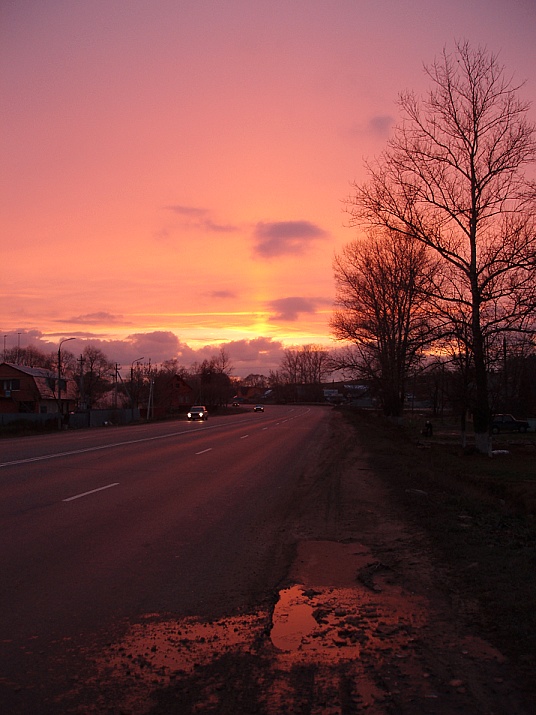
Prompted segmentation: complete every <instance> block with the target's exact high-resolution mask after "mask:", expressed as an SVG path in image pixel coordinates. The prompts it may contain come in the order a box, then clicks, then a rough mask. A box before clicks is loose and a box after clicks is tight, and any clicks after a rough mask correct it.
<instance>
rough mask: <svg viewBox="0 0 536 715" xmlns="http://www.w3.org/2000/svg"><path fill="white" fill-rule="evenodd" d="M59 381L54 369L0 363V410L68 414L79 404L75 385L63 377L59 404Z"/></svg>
mask: <svg viewBox="0 0 536 715" xmlns="http://www.w3.org/2000/svg"><path fill="white" fill-rule="evenodd" d="M57 382H58V376H57V374H56V373H55V372H54V371H53V370H47V369H45V368H42V367H26V366H25V365H13V364H11V363H7V362H3V363H0V413H2V414H7V413H11V414H12V413H26V414H41V415H46V414H58V412H59V411H61V413H62V414H68V413H69V412H70V411H71V410H74V408H75V406H76V385H75V383H74V380H69V379H67V378H63V377H62V379H61V385H60V387H61V405H60V402H59V399H58V398H59V396H58V394H57Z"/></svg>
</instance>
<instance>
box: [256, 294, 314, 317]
mask: <svg viewBox="0 0 536 715" xmlns="http://www.w3.org/2000/svg"><path fill="white" fill-rule="evenodd" d="M268 308H269V309H270V311H271V312H272V315H271V316H270V320H291V321H294V320H297V319H298V317H299V314H300V313H314V312H316V306H315V302H314V300H312V299H310V298H299V297H289V298H279V299H277V300H271V301H270V302H269V303H268Z"/></svg>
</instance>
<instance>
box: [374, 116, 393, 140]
mask: <svg viewBox="0 0 536 715" xmlns="http://www.w3.org/2000/svg"><path fill="white" fill-rule="evenodd" d="M394 121H395V120H394V118H393V117H391V116H390V115H389V114H378V115H376V116H375V117H372V119H371V120H370V122H369V128H370V129H371V130H372V133H373V134H376V136H379V137H387V136H389V131H390V129H391V127H392V126H393V124H394Z"/></svg>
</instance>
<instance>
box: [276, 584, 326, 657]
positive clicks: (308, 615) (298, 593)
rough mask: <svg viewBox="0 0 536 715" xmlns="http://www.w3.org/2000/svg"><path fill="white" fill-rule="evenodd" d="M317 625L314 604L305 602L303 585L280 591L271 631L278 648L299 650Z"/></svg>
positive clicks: (288, 650)
mask: <svg viewBox="0 0 536 715" xmlns="http://www.w3.org/2000/svg"><path fill="white" fill-rule="evenodd" d="M317 625H318V624H317V622H316V621H315V619H314V617H313V608H312V606H310V605H309V604H308V603H304V594H303V588H302V587H300V586H292V588H287V589H285V590H283V591H281V592H280V593H279V601H278V602H277V604H276V607H275V609H274V615H273V625H272V630H271V633H270V638H271V640H272V643H273V645H274V646H275V647H276V648H278V649H279V650H282V651H287V652H291V651H295V650H298V649H299V648H300V646H301V645H302V643H303V640H304V638H306V637H307V636H310V635H311V634H312V632H313V631H314V629H315V627H316V626H317Z"/></svg>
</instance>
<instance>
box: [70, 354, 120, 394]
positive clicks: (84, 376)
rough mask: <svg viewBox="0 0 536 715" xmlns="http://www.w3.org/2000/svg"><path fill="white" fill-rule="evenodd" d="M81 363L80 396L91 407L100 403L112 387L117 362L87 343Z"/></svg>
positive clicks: (79, 376)
mask: <svg viewBox="0 0 536 715" xmlns="http://www.w3.org/2000/svg"><path fill="white" fill-rule="evenodd" d="M79 363H80V373H79V375H78V376H77V377H78V379H77V382H78V387H79V391H80V398H81V400H82V401H83V402H84V403H85V404H87V406H88V407H89V408H91V407H94V406H95V405H96V404H98V402H99V400H100V399H101V398H102V397H103V395H105V394H106V393H107V392H109V390H110V389H111V387H112V381H113V379H114V376H115V364H114V363H113V362H111V361H110V360H108V358H107V356H106V355H105V353H104V352H103V351H102V350H100V349H99V348H95V347H92V346H91V345H86V347H85V348H84V350H83V351H82V355H81V356H80V359H79Z"/></svg>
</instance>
